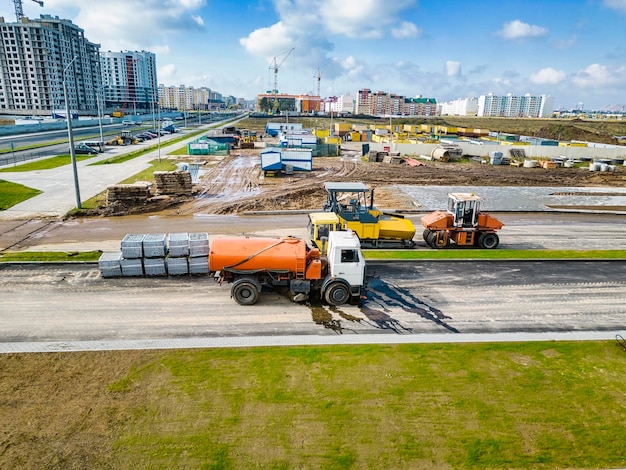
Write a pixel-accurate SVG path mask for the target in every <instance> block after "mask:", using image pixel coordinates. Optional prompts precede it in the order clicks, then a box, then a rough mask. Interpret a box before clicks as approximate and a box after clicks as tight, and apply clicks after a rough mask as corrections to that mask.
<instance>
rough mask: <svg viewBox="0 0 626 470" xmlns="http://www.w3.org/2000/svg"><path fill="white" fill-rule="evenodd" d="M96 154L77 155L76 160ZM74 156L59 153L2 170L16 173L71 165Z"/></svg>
mask: <svg viewBox="0 0 626 470" xmlns="http://www.w3.org/2000/svg"><path fill="white" fill-rule="evenodd" d="M94 156H95V155H76V161H81V160H88V159H90V158H94ZM70 163H72V158H71V156H70V155H69V154H66V155H57V156H56V157H50V158H43V159H41V160H34V161H32V162H29V163H23V164H21V165H17V166H15V167H10V168H3V169H0V171H1V172H9V173H15V172H16V171H35V170H51V169H53V168H58V167H60V166H64V165H69V164H70Z"/></svg>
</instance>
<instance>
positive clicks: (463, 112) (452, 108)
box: [440, 98, 478, 116]
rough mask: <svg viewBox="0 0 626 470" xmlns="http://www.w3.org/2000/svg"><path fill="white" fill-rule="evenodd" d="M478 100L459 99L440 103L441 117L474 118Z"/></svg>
mask: <svg viewBox="0 0 626 470" xmlns="http://www.w3.org/2000/svg"><path fill="white" fill-rule="evenodd" d="M477 112H478V98H459V99H456V100H452V101H446V102H445V103H441V110H440V114H441V115H442V116H476V113H477Z"/></svg>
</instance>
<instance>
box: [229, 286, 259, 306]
mask: <svg viewBox="0 0 626 470" xmlns="http://www.w3.org/2000/svg"><path fill="white" fill-rule="evenodd" d="M231 295H232V296H233V297H234V298H235V302H237V303H238V304H239V305H254V304H256V303H257V301H258V300H259V291H258V290H257V288H256V286H255V285H254V284H253V283H252V282H250V281H239V282H235V283H234V284H233V287H232V290H231Z"/></svg>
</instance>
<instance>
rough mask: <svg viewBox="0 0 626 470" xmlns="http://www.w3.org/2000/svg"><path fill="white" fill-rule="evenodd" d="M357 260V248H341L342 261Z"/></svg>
mask: <svg viewBox="0 0 626 470" xmlns="http://www.w3.org/2000/svg"><path fill="white" fill-rule="evenodd" d="M358 261H359V253H358V251H357V250H341V262H342V263H356V262H358Z"/></svg>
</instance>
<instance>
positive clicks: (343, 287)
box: [321, 231, 366, 305]
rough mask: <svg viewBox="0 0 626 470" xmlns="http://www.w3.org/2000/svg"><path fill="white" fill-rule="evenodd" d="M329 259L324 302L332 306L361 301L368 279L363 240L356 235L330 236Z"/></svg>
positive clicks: (323, 285) (344, 232)
mask: <svg viewBox="0 0 626 470" xmlns="http://www.w3.org/2000/svg"><path fill="white" fill-rule="evenodd" d="M326 257H327V259H328V273H327V275H326V277H325V279H324V282H323V284H322V289H321V295H322V298H323V299H324V300H325V301H326V302H327V303H328V304H330V305H342V304H344V303H346V302H348V301H349V300H350V298H353V299H354V298H359V297H360V295H361V292H362V290H363V288H364V286H365V275H366V267H365V260H364V259H363V253H362V252H361V243H360V242H359V237H357V235H356V234H355V233H354V232H352V231H333V232H330V233H329V234H328V249H327V254H326Z"/></svg>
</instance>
